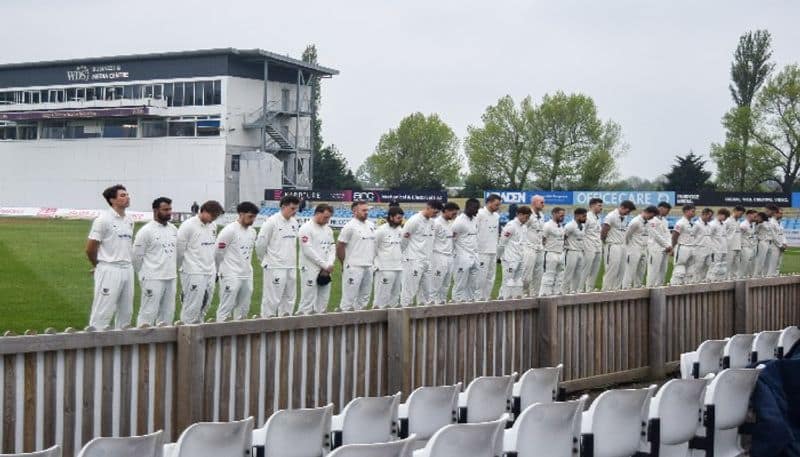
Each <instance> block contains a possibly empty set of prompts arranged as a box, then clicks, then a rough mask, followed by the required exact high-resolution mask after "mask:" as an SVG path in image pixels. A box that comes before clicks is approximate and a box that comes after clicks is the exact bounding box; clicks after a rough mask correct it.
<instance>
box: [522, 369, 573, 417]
mask: <svg viewBox="0 0 800 457" xmlns="http://www.w3.org/2000/svg"><path fill="white" fill-rule="evenodd" d="M562 368H563V365H558V366H555V367H545V368H531V369H530V370H528V371H526V372H525V373H523V374H522V376H521V377H520V378H519V382H518V383H517V384H518V385H519V393H518V394H519V398H520V411H524V410H525V409H526V408H527V407H528V406H530V405H532V404H534V403H550V402H552V401H554V400H555V399H556V395H557V394H558V382H559V381H560V380H561V370H562Z"/></svg>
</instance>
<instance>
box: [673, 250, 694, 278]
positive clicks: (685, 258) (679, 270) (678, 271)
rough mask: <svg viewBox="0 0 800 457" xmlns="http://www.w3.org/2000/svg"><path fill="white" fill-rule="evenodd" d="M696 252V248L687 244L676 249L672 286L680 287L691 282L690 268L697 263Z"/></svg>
mask: <svg viewBox="0 0 800 457" xmlns="http://www.w3.org/2000/svg"><path fill="white" fill-rule="evenodd" d="M694 251H695V247H694V246H689V245H685V244H679V245H678V246H677V247H675V265H674V266H673V268H672V278H671V279H670V282H669V283H670V284H671V285H673V286H679V285H682V284H687V283H688V282H691V276H690V275H691V271H690V268H692V265H693V264H694V262H695V258H694V257H695V256H694Z"/></svg>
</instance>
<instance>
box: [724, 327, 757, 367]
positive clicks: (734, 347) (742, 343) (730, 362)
mask: <svg viewBox="0 0 800 457" xmlns="http://www.w3.org/2000/svg"><path fill="white" fill-rule="evenodd" d="M754 338H755V335H752V334H749V333H742V334H739V335H733V336H732V337H730V338H729V339H728V342H727V343H726V344H725V349H724V350H723V351H722V355H723V357H724V358H725V360H726V361H727V367H726V368H745V367H747V366H748V365H750V352H751V348H752V346H753V339H754Z"/></svg>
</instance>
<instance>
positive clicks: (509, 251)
mask: <svg viewBox="0 0 800 457" xmlns="http://www.w3.org/2000/svg"><path fill="white" fill-rule="evenodd" d="M527 242H528V226H527V224H521V223H520V222H519V219H517V218H514V219H512V220H511V221H509V222H508V223H507V224H506V225H505V227H503V232H502V233H501V234H500V241H499V243H498V247H499V248H500V251H502V255H501V257H500V258H501V259H502V260H503V261H505V262H522V256H523V252H524V249H525V245H526V243H527Z"/></svg>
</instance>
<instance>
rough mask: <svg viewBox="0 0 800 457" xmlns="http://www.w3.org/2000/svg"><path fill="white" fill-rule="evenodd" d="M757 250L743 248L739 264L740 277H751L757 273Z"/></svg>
mask: <svg viewBox="0 0 800 457" xmlns="http://www.w3.org/2000/svg"><path fill="white" fill-rule="evenodd" d="M755 262H756V250H755V248H742V261H741V263H740V264H739V278H751V277H753V276H754V275H755V271H754V269H755Z"/></svg>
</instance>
